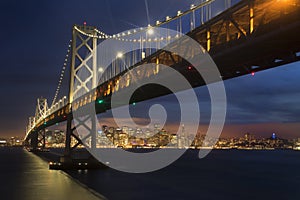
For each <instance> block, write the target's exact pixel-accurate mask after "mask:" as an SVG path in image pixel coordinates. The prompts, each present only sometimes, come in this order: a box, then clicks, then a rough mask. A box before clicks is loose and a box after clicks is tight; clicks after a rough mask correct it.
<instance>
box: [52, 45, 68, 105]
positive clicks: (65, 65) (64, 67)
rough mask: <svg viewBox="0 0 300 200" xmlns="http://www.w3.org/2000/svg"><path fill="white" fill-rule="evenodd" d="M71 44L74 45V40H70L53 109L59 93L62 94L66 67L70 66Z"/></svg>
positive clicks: (53, 101)
mask: <svg viewBox="0 0 300 200" xmlns="http://www.w3.org/2000/svg"><path fill="white" fill-rule="evenodd" d="M71 44H72V40H70V42H69V45H68V50H67V54H66V56H65V60H64V64H63V67H62V71H61V73H60V77H59V81H58V85H57V88H56V91H55V95H54V98H53V100H52V104H51V107H52V106H53V105H54V104H55V102H56V99H57V97H58V94H59V92H60V88H61V85H62V81H63V78H64V75H65V72H66V67H67V64H68V61H69V57H70V52H71V47H72V45H71Z"/></svg>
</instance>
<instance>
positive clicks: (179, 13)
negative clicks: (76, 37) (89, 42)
mask: <svg viewBox="0 0 300 200" xmlns="http://www.w3.org/2000/svg"><path fill="white" fill-rule="evenodd" d="M214 1H215V0H206V1H204V2H202V3H200V4H199V5H194V4H192V5H191V6H190V9H189V10H187V11H184V12H182V11H177V15H176V16H173V17H170V16H166V18H165V20H163V21H156V24H155V25H151V24H149V25H148V27H146V28H142V27H141V28H138V29H134V30H132V31H127V32H121V33H118V34H114V35H108V34H106V33H104V32H102V31H100V30H98V29H95V31H96V32H97V33H98V34H99V35H92V34H88V33H86V32H84V31H83V30H81V29H80V28H78V27H76V26H75V29H76V30H77V31H78V32H80V33H81V34H83V35H85V36H87V37H92V38H98V39H116V40H119V41H123V42H139V43H140V42H153V41H154V42H159V41H168V40H172V39H175V38H178V37H179V35H178V34H177V35H175V36H166V37H160V38H158V37H155V38H148V39H141V38H139V39H128V38H126V37H128V36H132V35H134V34H138V33H142V32H146V33H150V32H152V30H153V28H156V27H160V26H162V25H164V24H167V23H170V22H172V21H174V20H177V19H179V18H181V17H183V16H185V15H187V14H189V13H193V12H195V11H196V10H198V9H200V8H203V7H204V6H207V5H209V4H211V3H212V2H214ZM149 35H151V34H149Z"/></svg>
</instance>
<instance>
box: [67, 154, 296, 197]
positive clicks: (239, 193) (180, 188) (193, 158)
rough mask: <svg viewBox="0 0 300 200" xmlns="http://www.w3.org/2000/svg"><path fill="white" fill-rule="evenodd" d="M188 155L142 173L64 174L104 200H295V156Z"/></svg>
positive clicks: (112, 171)
mask: <svg viewBox="0 0 300 200" xmlns="http://www.w3.org/2000/svg"><path fill="white" fill-rule="evenodd" d="M197 155H198V151H197V150H189V151H188V152H187V153H186V154H184V156H183V157H182V158H180V159H179V160H177V161H176V162H175V163H173V164H172V165H171V166H169V167H167V168H164V169H162V170H160V171H156V172H152V173H147V174H127V173H123V172H118V171H115V170H112V169H107V170H95V171H92V170H90V171H88V172H84V171H80V172H78V171H69V172H68V173H69V174H71V175H72V176H73V177H75V178H76V179H78V180H80V181H81V182H82V183H84V184H86V185H88V186H89V187H90V188H93V189H94V190H96V191H98V192H99V193H101V194H103V195H104V196H106V197H108V199H112V200H118V199H124V200H132V199H144V200H148V199H149V200H150V199H176V200H177V199H178V200H182V199H225V200H227V199H228V200H229V199H230V200H232V199H236V200H242V199H249V200H250V199H251V200H253V199H273V200H274V199H278V200H282V199H292V200H293V199H295V200H299V199H300V151H298V152H297V151H290V150H275V151H247V150H245V151H243V150H215V151H213V152H211V154H209V156H207V157H206V158H204V159H202V160H200V159H198V157H197Z"/></svg>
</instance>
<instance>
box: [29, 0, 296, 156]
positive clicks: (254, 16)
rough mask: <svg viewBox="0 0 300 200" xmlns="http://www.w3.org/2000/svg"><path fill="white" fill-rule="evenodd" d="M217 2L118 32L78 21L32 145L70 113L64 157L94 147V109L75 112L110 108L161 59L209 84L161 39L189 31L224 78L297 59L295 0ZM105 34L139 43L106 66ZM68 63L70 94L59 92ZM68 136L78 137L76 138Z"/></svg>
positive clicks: (177, 44) (139, 96) (152, 91)
mask: <svg viewBox="0 0 300 200" xmlns="http://www.w3.org/2000/svg"><path fill="white" fill-rule="evenodd" d="M218 2H221V1H218V0H215V1H212V0H206V1H204V0H203V1H202V3H200V4H199V5H191V7H190V9H188V10H186V11H178V12H177V13H175V14H174V15H173V16H171V15H170V16H166V18H165V19H163V20H160V21H156V23H155V24H152V25H151V24H149V25H148V27H145V28H136V29H133V30H130V31H126V32H121V33H117V34H114V35H109V34H106V33H104V32H103V31H101V30H99V29H97V28H96V27H92V26H88V25H87V24H86V23H84V24H83V25H74V27H73V29H72V40H71V41H70V45H69V49H68V51H67V55H66V59H65V64H64V66H63V69H62V73H61V76H60V79H59V80H60V81H59V84H58V87H57V90H56V92H55V95H54V98H53V101H52V103H51V104H49V105H48V102H47V99H44V98H39V99H38V100H37V106H36V111H35V116H33V117H30V118H29V123H28V126H27V127H26V136H25V139H24V140H25V143H26V145H28V146H30V147H31V148H32V149H34V150H35V149H38V148H45V144H46V136H45V129H46V128H47V127H50V126H52V125H55V124H56V123H60V122H64V121H66V122H67V128H66V130H67V131H66V139H65V153H64V155H65V156H64V159H67V158H70V157H71V156H72V152H73V151H74V150H75V149H76V148H77V147H78V146H79V145H82V144H84V143H85V141H89V145H88V146H89V148H92V149H93V148H97V147H96V146H97V145H96V140H97V136H96V134H97V133H96V132H97V130H96V119H95V118H94V117H93V116H90V118H89V119H85V120H82V121H80V122H79V123H78V125H77V126H74V125H73V123H72V121H73V115H72V113H73V112H74V111H78V110H80V109H83V108H85V107H87V106H89V105H92V106H95V108H96V112H97V113H103V112H105V111H107V110H110V109H111V104H110V101H111V95H112V94H114V93H120V92H121V91H122V90H126V88H127V87H130V86H131V85H132V84H135V81H134V80H135V79H139V80H142V79H149V78H150V77H155V76H156V75H157V74H159V73H161V70H162V69H161V67H160V65H167V66H169V67H171V68H173V69H175V70H176V71H178V72H179V73H181V74H182V75H183V76H184V77H185V79H186V80H188V81H189V83H190V84H191V86H192V87H194V88H196V87H199V86H203V85H206V84H208V83H206V82H205V81H204V80H203V78H202V76H201V75H200V74H199V73H198V72H197V71H196V70H195V68H194V66H193V65H191V64H190V63H189V62H187V60H186V59H183V58H182V57H180V56H179V55H176V54H174V53H170V52H169V51H166V50H163V49H160V46H163V45H164V46H170V48H181V45H182V46H185V45H184V43H185V40H184V39H182V38H183V37H182V36H184V35H185V36H189V37H191V38H193V39H194V40H195V41H197V42H198V43H199V44H200V45H201V46H202V47H203V48H204V51H205V52H208V53H209V55H210V56H211V57H212V59H213V61H214V62H215V63H216V66H217V67H218V70H219V71H220V74H221V77H219V78H220V80H226V79H231V78H235V77H238V76H243V75H246V74H254V73H256V72H259V71H262V70H266V69H270V68H273V67H277V66H281V65H284V64H288V63H292V62H297V61H299V60H300V45H299V44H300V43H299V39H298V37H299V34H300V23H299V19H300V2H299V1H298V0H268V1H265V0H241V1H238V2H236V3H235V4H232V2H231V1H230V0H225V1H222V2H224V4H223V5H224V7H223V11H222V12H220V11H217V10H219V6H218V7H216V6H217V3H218ZM217 8H218V9H217ZM156 27H160V28H167V29H168V30H169V29H173V30H174V31H175V33H174V34H172V33H171V32H170V33H168V32H165V33H163V34H160V37H157V35H155V34H153V31H154V30H155V28H156ZM152 35H155V36H152ZM108 40H112V41H118V42H123V43H126V44H133V43H134V44H137V45H139V47H140V48H139V49H138V50H135V51H131V52H129V53H126V54H123V53H122V52H118V51H116V52H115V59H113V60H112V61H111V63H110V64H109V67H107V68H105V69H104V68H103V67H102V66H99V63H97V55H98V54H97V45H99V44H101V43H102V42H105V41H108ZM150 43H151V45H150ZM153 44H154V46H153ZM184 48H186V47H184ZM185 51H187V52H188V51H189V49H188V48H186V49H185ZM98 53H99V52H98ZM148 63H153V64H155V66H154V67H153V68H149V69H145V71H143V72H141V73H139V74H130V73H129V74H128V76H126V79H122V78H121V76H122V75H124V74H125V73H126V72H128V71H130V70H132V69H134V68H135V67H138V66H140V65H143V64H148ZM68 66H70V69H69V71H70V76H69V80H68V81H69V94H67V95H66V96H64V97H63V98H62V99H58V97H59V93H60V88H61V84H62V80H63V78H64V77H66V75H65V72H66V71H67V68H68ZM80 70H84V71H86V73H85V76H84V78H82V77H79V75H78V73H79V71H80ZM99 74H101V77H100V75H99ZM216 81H218V80H216ZM212 82H213V81H212ZM145 91H146V92H145ZM169 93H170V91H168V90H166V89H163V88H157V87H155V86H153V85H152V86H148V87H145V88H144V89H143V90H142V91H140V90H139V91H137V92H136V93H135V95H134V97H133V98H132V99H131V101H130V102H129V103H130V104H133V103H135V102H139V101H144V100H147V99H151V98H154V97H158V96H163V95H167V94H169ZM124 104H125V102H124ZM120 106H121V105H120ZM87 120H91V123H92V124H91V126H86V125H85V122H86V121H87ZM79 126H83V127H85V128H86V129H88V130H89V132H90V134H88V135H86V136H85V137H84V138H79V136H78V134H76V133H75V130H76V128H78V127H79ZM71 138H74V139H75V140H76V141H77V143H76V144H75V145H73V146H71Z"/></svg>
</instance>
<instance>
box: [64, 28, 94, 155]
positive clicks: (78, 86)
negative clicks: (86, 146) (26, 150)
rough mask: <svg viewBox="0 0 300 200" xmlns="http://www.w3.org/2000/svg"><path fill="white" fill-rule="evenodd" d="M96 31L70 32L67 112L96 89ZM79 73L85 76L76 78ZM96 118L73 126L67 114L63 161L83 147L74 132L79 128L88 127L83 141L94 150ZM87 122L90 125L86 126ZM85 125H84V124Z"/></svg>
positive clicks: (81, 29) (74, 29)
mask: <svg viewBox="0 0 300 200" xmlns="http://www.w3.org/2000/svg"><path fill="white" fill-rule="evenodd" d="M97 39H98V37H97V29H96V28H95V27H91V26H86V24H85V25H84V26H77V25H75V26H74V27H73V30H72V57H71V66H70V67H71V70H70V86H69V98H68V99H69V104H68V106H69V110H72V103H73V102H74V100H76V99H77V98H78V97H80V96H81V95H83V94H85V93H87V92H90V91H91V90H92V89H94V88H96V87H97ZM79 71H85V72H86V76H84V78H83V77H79V76H77V74H78V72H79ZM96 120H97V119H96V117H95V116H89V117H88V118H87V119H85V120H84V121H81V122H79V124H78V125H77V126H74V125H73V123H72V121H73V115H72V114H69V115H68V118H67V131H66V141H65V153H64V157H63V158H62V159H63V161H66V160H64V159H70V158H72V153H73V150H74V149H75V148H76V147H78V146H79V145H83V142H82V141H81V140H80V138H79V136H78V134H77V133H76V132H75V130H76V128H78V127H79V126H84V127H85V128H87V127H89V132H90V134H89V135H88V136H86V137H85V139H86V140H87V139H90V141H91V144H90V148H91V149H95V148H96ZM87 121H90V122H91V124H89V125H86V124H87ZM85 123H86V124H85ZM72 138H74V139H75V140H76V144H75V145H73V146H72V145H71V140H72Z"/></svg>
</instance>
